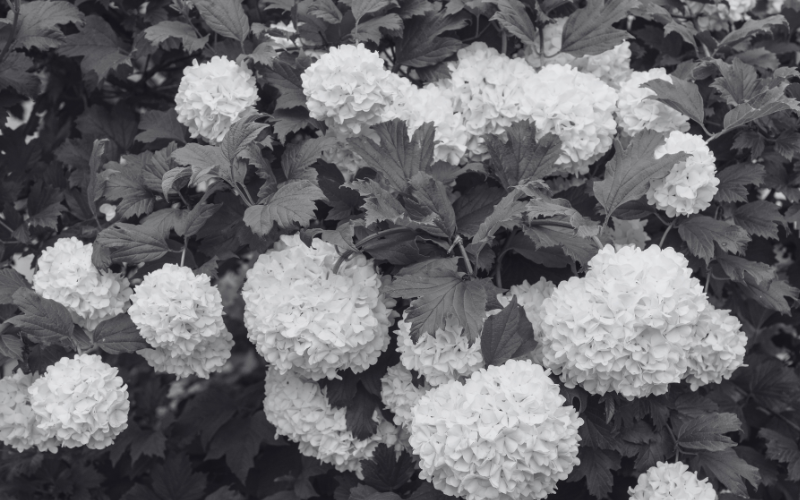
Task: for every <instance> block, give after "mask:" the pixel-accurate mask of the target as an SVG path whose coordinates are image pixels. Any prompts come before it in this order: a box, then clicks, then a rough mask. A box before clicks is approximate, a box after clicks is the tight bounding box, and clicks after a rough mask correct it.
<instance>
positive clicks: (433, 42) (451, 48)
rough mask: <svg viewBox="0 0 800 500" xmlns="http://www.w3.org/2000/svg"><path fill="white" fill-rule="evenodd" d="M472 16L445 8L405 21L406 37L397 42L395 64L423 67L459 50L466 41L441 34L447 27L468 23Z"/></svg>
mask: <svg viewBox="0 0 800 500" xmlns="http://www.w3.org/2000/svg"><path fill="white" fill-rule="evenodd" d="M467 23H468V17H467V16H462V15H455V16H448V15H447V14H445V12H443V11H442V12H426V13H425V15H421V16H415V17H413V18H411V19H409V20H408V21H406V22H405V28H404V30H403V38H402V39H400V40H396V43H395V63H394V64H395V67H399V66H401V65H402V66H410V67H412V68H423V67H425V66H432V65H434V64H436V63H438V62H441V61H443V60H445V59H447V58H448V57H450V56H451V55H453V54H455V53H456V51H458V49H460V48H461V47H462V46H463V43H462V42H461V41H460V40H458V39H456V38H449V37H440V36H439V35H441V34H442V33H444V32H445V31H453V30H459V29H461V28H463V27H464V26H466V25H467Z"/></svg>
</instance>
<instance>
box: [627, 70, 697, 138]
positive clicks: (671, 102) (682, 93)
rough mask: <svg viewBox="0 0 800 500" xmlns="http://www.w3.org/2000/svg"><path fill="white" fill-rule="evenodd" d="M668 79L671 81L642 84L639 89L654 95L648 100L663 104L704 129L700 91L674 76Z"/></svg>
mask: <svg viewBox="0 0 800 500" xmlns="http://www.w3.org/2000/svg"><path fill="white" fill-rule="evenodd" d="M670 78H671V79H672V81H671V82H668V81H665V80H660V79H655V80H650V81H649V82H645V83H643V84H642V85H641V87H643V88H648V89H650V90H652V91H653V92H655V93H656V95H654V96H649V97H648V98H649V99H655V100H657V101H660V102H663V103H664V104H666V105H667V106H669V107H671V108H673V109H675V110H676V111H678V112H679V113H683V114H684V115H686V116H688V117H689V118H691V119H692V120H694V121H695V122H696V123H698V124H699V125H700V126H701V127H704V126H705V125H703V121H704V120H703V119H704V117H705V111H704V108H703V96H701V95H700V89H699V88H698V87H697V85H695V84H694V83H692V82H688V81H686V80H681V79H680V78H678V77H676V76H670Z"/></svg>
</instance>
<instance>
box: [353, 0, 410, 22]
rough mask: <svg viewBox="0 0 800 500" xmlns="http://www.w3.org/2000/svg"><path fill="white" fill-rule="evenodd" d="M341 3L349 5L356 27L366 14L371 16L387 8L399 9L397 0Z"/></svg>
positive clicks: (357, 0) (361, 0)
mask: <svg viewBox="0 0 800 500" xmlns="http://www.w3.org/2000/svg"><path fill="white" fill-rule="evenodd" d="M343 3H345V4H346V5H349V6H350V8H351V9H352V11H353V17H354V18H355V20H356V25H358V23H359V21H360V20H361V18H362V17H364V16H365V15H367V14H372V13H374V12H378V11H380V10H383V9H386V8H387V7H389V8H392V7H399V6H400V4H398V3H397V0H343Z"/></svg>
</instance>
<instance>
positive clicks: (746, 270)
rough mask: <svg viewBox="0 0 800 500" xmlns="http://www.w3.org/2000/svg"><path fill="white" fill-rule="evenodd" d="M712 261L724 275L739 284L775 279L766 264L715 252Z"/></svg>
mask: <svg viewBox="0 0 800 500" xmlns="http://www.w3.org/2000/svg"><path fill="white" fill-rule="evenodd" d="M714 261H715V262H717V263H718V264H719V265H720V267H722V270H723V271H724V272H725V274H727V275H728V277H729V278H730V279H732V280H734V281H741V282H745V281H747V282H755V283H761V282H767V283H769V282H770V281H772V280H774V279H776V276H775V270H774V269H773V268H772V267H770V266H768V265H767V264H762V263H761V262H753V261H752V260H747V259H744V258H742V257H736V256H733V255H730V254H728V253H725V252H717V253H716V255H715V257H714Z"/></svg>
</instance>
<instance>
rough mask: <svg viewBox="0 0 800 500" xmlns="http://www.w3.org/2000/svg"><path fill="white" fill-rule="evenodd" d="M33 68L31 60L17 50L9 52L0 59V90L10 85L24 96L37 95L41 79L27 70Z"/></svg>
mask: <svg viewBox="0 0 800 500" xmlns="http://www.w3.org/2000/svg"><path fill="white" fill-rule="evenodd" d="M31 68H33V61H32V60H31V59H30V58H29V57H28V56H26V55H25V54H21V53H19V52H9V53H8V54H6V57H5V58H4V59H3V60H2V61H0V90H3V89H5V88H8V87H11V88H12V89H14V90H16V91H17V92H19V93H20V94H22V95H24V96H26V97H35V96H37V95H39V92H40V90H41V87H42V81H41V79H39V77H38V76H37V75H35V74H33V73H29V72H28V70H30V69H31Z"/></svg>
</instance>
